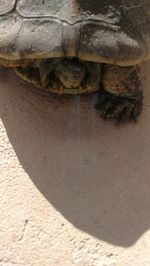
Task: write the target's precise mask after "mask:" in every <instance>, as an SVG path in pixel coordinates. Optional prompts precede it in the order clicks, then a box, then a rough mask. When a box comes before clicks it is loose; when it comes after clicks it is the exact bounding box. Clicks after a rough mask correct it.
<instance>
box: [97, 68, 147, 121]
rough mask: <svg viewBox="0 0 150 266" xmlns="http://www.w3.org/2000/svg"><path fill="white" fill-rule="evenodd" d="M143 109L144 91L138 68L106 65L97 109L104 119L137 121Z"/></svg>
mask: <svg viewBox="0 0 150 266" xmlns="http://www.w3.org/2000/svg"><path fill="white" fill-rule="evenodd" d="M142 107H143V90H142V83H141V79H140V69H139V67H138V66H128V67H122V66H116V65H107V64H106V65H104V73H103V79H102V88H101V89H100V92H99V95H98V101H97V103H96V109H97V111H98V113H99V115H100V117H102V118H103V119H106V120H109V119H114V120H115V121H117V122H119V123H120V122H127V121H129V120H134V121H136V119H137V117H138V116H139V115H140V113H141V111H142Z"/></svg>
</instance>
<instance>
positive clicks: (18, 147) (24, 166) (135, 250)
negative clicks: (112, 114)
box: [0, 63, 150, 266]
mask: <svg viewBox="0 0 150 266" xmlns="http://www.w3.org/2000/svg"><path fill="white" fill-rule="evenodd" d="M144 68H145V69H144V71H143V74H142V76H143V80H144V87H145V106H144V110H143V114H142V116H141V117H140V119H139V122H138V124H128V125H124V126H121V127H119V128H117V127H115V126H114V125H113V124H112V123H108V122H103V121H101V120H100V119H98V117H97V116H96V115H95V112H94V110H93V109H92V99H91V98H81V99H80V98H79V97H76V98H74V99H72V98H69V99H62V98H60V99H55V98H52V97H51V98H49V99H47V98H46V97H43V96H41V95H38V94H36V93H34V92H33V91H32V90H31V89H32V88H31V86H28V85H26V84H25V83H24V82H23V81H21V80H19V79H18V78H17V77H16V76H15V75H14V74H13V73H12V72H11V71H8V70H3V69H1V70H0V115H1V124H0V266H14V265H15V266H22V265H24V266H31V265H34V266H50V265H52V266H61V265H62V266H67V265H68V266H70V265H73V266H85V265H86V266H108V265H109V266H120V265H125V266H128V264H127V262H128V263H129V265H132V266H139V265H140V266H141V265H144V266H149V265H150V258H149V257H148V256H149V250H150V231H149V228H150V91H149V87H150V85H149V82H150V77H149V71H150V63H146V64H145V67H144ZM148 78H149V80H148ZM27 86H28V87H29V90H26V87H27ZM126 259H127V260H126ZM136 260H137V261H136ZM121 261H124V262H125V264H121ZM122 263H123V262H122ZM142 263H143V264H142Z"/></svg>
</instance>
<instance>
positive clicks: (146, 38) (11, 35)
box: [0, 0, 150, 66]
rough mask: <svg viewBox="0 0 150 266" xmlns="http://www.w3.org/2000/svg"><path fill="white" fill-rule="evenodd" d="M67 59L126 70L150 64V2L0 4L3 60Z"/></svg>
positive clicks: (32, 0)
mask: <svg viewBox="0 0 150 266" xmlns="http://www.w3.org/2000/svg"><path fill="white" fill-rule="evenodd" d="M63 56H67V57H68V56H69V57H77V58H79V59H81V60H85V61H92V62H98V63H110V64H113V63H115V64H117V65H121V66H128V65H135V64H138V63H140V62H143V61H145V60H147V59H149V58H150V1H149V0H92V1H91V0H86V1H84V0H1V1H0V58H1V59H5V60H10V61H13V60H19V59H28V58H30V59H33V58H54V57H57V58H59V57H63Z"/></svg>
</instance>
